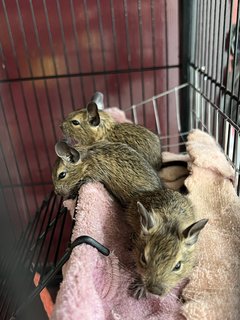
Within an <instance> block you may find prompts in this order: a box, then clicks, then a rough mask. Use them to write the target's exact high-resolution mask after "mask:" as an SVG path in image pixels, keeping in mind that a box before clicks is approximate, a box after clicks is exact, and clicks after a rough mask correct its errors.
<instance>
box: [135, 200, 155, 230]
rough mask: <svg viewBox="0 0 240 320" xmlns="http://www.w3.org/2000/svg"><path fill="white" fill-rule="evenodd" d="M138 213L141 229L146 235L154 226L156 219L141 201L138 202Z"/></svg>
mask: <svg viewBox="0 0 240 320" xmlns="http://www.w3.org/2000/svg"><path fill="white" fill-rule="evenodd" d="M137 207H138V212H139V214H140V223H141V228H142V231H143V233H144V234H147V233H148V231H149V230H150V229H151V228H152V227H153V226H154V219H153V217H152V216H151V214H149V212H148V211H147V209H146V208H145V207H144V206H143V205H142V203H141V202H140V201H138V202H137Z"/></svg>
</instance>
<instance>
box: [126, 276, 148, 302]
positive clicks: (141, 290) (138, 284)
mask: <svg viewBox="0 0 240 320" xmlns="http://www.w3.org/2000/svg"><path fill="white" fill-rule="evenodd" d="M129 291H130V295H131V296H132V297H134V298H135V299H138V300H139V299H141V298H145V297H146V289H145V287H144V285H143V283H142V281H141V280H140V279H139V278H138V279H135V280H134V281H133V282H132V283H131V284H130V286H129Z"/></svg>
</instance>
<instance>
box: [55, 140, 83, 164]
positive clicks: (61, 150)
mask: <svg viewBox="0 0 240 320" xmlns="http://www.w3.org/2000/svg"><path fill="white" fill-rule="evenodd" d="M55 152H56V154H57V155H58V156H59V157H60V158H61V159H62V160H63V161H65V162H68V163H76V162H78V161H79V159H80V153H79V152H78V151H77V150H76V149H74V148H73V147H71V146H69V145H68V144H67V143H66V142H64V141H58V142H57V143H56V144H55Z"/></svg>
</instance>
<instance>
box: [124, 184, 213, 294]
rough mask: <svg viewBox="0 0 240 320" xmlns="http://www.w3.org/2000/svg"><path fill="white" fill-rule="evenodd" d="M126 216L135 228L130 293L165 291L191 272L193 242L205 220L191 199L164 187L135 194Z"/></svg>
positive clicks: (163, 292) (195, 240) (193, 261)
mask: <svg viewBox="0 0 240 320" xmlns="http://www.w3.org/2000/svg"><path fill="white" fill-rule="evenodd" d="M126 218H127V221H128V223H129V224H130V225H131V227H132V228H133V231H134V236H133V256H134V262H135V263H136V271H137V276H136V279H135V281H134V282H133V283H132V284H131V285H130V290H131V293H132V295H133V296H135V297H136V298H138V299H139V298H141V297H143V296H145V295H146V293H147V292H150V293H153V294H156V295H160V296H162V295H165V294H166V293H168V292H169V291H171V289H173V288H174V287H176V286H177V285H178V284H179V283H181V282H182V281H183V280H184V279H185V278H187V277H188V276H189V275H190V273H191V271H192V268H193V266H194V263H195V255H194V249H195V244H196V242H197V240H198V235H199V233H200V231H201V230H202V229H203V228H204V226H205V225H206V223H207V221H208V220H207V219H202V220H199V221H196V219H195V216H194V210H193V207H192V205H191V203H190V201H189V200H188V199H187V198H186V197H185V196H183V195H181V194H180V193H179V192H177V191H173V190H170V189H165V188H160V189H159V190H156V191H150V192H144V193H142V194H138V195H137V197H135V199H132V201H131V203H130V205H129V206H128V208H127V209H126Z"/></svg>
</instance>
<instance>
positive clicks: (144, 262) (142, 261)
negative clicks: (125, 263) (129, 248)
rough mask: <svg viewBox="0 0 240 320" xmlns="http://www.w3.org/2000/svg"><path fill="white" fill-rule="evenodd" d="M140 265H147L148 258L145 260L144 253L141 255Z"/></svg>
mask: <svg viewBox="0 0 240 320" xmlns="http://www.w3.org/2000/svg"><path fill="white" fill-rule="evenodd" d="M140 263H141V264H142V265H143V266H145V265H146V264H147V260H146V258H145V255H144V253H141V255H140Z"/></svg>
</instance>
